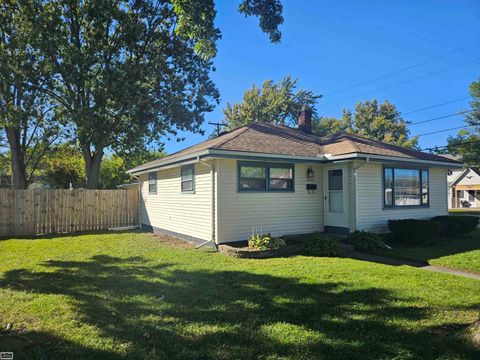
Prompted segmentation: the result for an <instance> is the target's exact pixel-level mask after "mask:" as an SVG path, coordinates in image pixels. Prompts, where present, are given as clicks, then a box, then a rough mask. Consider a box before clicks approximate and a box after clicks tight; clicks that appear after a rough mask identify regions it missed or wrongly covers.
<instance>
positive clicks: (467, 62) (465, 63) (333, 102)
mask: <svg viewBox="0 0 480 360" xmlns="http://www.w3.org/2000/svg"><path fill="white" fill-rule="evenodd" d="M479 60H480V59H478V58H475V59H473V60H469V61H466V62H463V63H460V64H455V65H451V66H447V67H445V68H443V69H440V70H437V71H432V72H429V73H427V74H423V75H419V76H416V77H414V78H411V79H408V80H404V81H400V82H398V83H395V84H391V85H387V86H384V87H381V88H378V89H374V90H369V91H365V92H363V93H360V94H357V95H355V96H350V97H347V98H343V99H340V100H335V101H331V102H329V103H326V104H324V105H331V104H336V103H339V102H342V101H347V100H350V99H354V98H357V97H359V96H363V95H367V94H371V93H374V92H377V91H382V90H386V89H390V88H393V87H396V86H399V85H403V84H407V83H409V82H412V81H416V80H419V79H423V78H425V77H428V76H432V75H436V74H439V73H441V72H444V71H448V70H451V69H454V68H456V67H460V66H464V65H468V64H471V63H474V62H477V61H479Z"/></svg>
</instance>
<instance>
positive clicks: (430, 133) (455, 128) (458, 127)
mask: <svg viewBox="0 0 480 360" xmlns="http://www.w3.org/2000/svg"><path fill="white" fill-rule="evenodd" d="M471 126H475V125H463V126H457V127H453V128H449V129H443V130H437V131H432V132H428V133H424V134H420V135H414V136H411V137H417V138H418V137H420V136H426V135H433V134H438V133H442V132H446V131H451V130H459V129H463V128H465V127H471Z"/></svg>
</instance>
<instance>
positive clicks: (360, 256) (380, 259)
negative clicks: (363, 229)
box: [344, 248, 480, 281]
mask: <svg viewBox="0 0 480 360" xmlns="http://www.w3.org/2000/svg"><path fill="white" fill-rule="evenodd" d="M344 249H345V248H344ZM345 257H348V258H352V259H356V260H363V261H370V262H375V263H379V264H385V265H393V266H402V265H407V266H412V267H416V268H419V269H422V270H426V271H433V272H439V273H445V274H450V275H457V276H463V277H466V278H470V279H475V280H479V281H480V275H478V274H473V273H470V272H468V271H462V270H454V269H449V268H446V267H442V266H437V265H429V264H427V263H422V262H417V261H411V260H403V259H397V258H389V257H384V256H377V255H370V254H364V253H361V252H358V251H354V250H353V251H347V252H345Z"/></svg>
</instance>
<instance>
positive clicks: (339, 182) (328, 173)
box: [323, 165, 349, 228]
mask: <svg viewBox="0 0 480 360" xmlns="http://www.w3.org/2000/svg"><path fill="white" fill-rule="evenodd" d="M347 170H348V169H347V166H346V165H343V166H339V165H336V166H326V167H325V168H324V172H323V184H324V194H325V196H324V200H325V226H334V227H342V228H348V227H349V226H348V191H347V189H348V186H347V185H348V181H347V176H348V171H347Z"/></svg>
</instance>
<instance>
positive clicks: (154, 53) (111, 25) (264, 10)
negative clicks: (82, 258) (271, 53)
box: [0, 0, 283, 188]
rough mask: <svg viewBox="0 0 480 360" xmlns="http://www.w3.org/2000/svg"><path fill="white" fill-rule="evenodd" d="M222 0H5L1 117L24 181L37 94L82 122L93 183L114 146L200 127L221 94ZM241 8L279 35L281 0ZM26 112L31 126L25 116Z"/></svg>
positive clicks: (78, 134)
mask: <svg viewBox="0 0 480 360" xmlns="http://www.w3.org/2000/svg"><path fill="white" fill-rule="evenodd" d="M214 5H215V2H214V1H213V0H200V1H186V0H113V1H112V0H97V1H78V2H72V1H69V0H44V1H38V0H22V1H20V2H11V1H8V0H0V10H1V11H0V12H1V15H0V16H1V18H0V22H1V28H0V31H2V32H1V34H0V35H2V36H1V39H0V60H1V64H2V65H3V64H6V66H2V67H1V71H2V74H1V75H0V76H2V78H1V80H2V85H5V86H4V89H2V90H4V91H3V94H4V96H3V98H2V94H0V102H1V105H5V104H7V105H8V106H3V107H2V108H3V109H7V110H6V111H5V113H0V117H1V119H0V125H1V126H2V127H3V128H4V130H5V131H6V132H7V130H8V131H9V132H7V136H8V140H9V145H10V150H11V151H10V153H11V154H12V162H11V163H12V169H13V172H14V173H19V174H20V176H19V178H22V179H23V181H18V182H17V183H16V184H15V187H17V188H22V187H25V186H26V182H27V181H26V176H25V174H24V173H25V168H26V167H27V165H26V162H27V160H25V159H24V157H25V156H24V153H27V150H26V148H28V147H29V145H30V142H29V141H28V140H26V141H24V142H23V143H22V139H24V138H25V136H24V135H22V131H23V132H24V133H27V135H31V134H32V130H31V129H32V128H34V129H41V127H40V126H37V125H36V124H38V123H39V120H38V119H37V118H38V114H37V113H33V114H31V109H35V110H36V111H38V110H39V109H43V106H38V104H35V105H32V104H34V103H35V101H37V100H36V99H37V97H39V98H40V97H41V99H43V98H46V99H47V102H49V104H48V105H53V107H54V109H55V111H54V113H53V114H54V115H55V116H54V117H50V118H49V119H54V120H55V121H56V122H57V123H63V124H68V126H69V128H70V129H72V130H74V131H75V140H76V141H78V143H79V145H80V149H81V151H82V154H83V157H84V162H85V176H86V179H87V180H86V186H87V187H89V188H95V187H97V185H98V177H99V172H100V164H101V161H102V158H103V156H104V154H105V153H106V152H112V151H113V152H115V153H118V154H122V155H124V154H125V155H129V154H131V153H133V152H134V151H135V150H136V149H139V148H142V147H143V146H144V145H145V144H146V143H148V142H151V141H155V142H160V141H161V138H162V137H163V136H170V135H173V136H176V134H177V131H178V130H187V131H192V132H200V131H201V130H200V125H201V124H202V122H203V121H204V114H205V113H206V112H209V111H211V110H212V109H213V108H214V106H215V105H216V104H217V103H218V99H219V94H218V91H217V89H216V88H215V85H214V84H213V82H212V80H211V78H210V74H211V72H212V71H214V67H213V64H212V61H211V58H212V57H214V56H215V54H216V42H217V40H218V39H219V38H220V36H221V33H220V29H218V28H217V27H215V24H214V20H215V16H216V10H215V6H214ZM238 10H239V12H240V13H242V14H243V15H245V16H257V17H258V18H259V22H260V28H261V29H262V31H264V32H265V33H267V34H268V36H269V38H270V40H271V41H272V42H278V41H280V38H281V33H280V31H279V25H280V24H281V23H282V22H283V17H282V10H283V9H282V5H281V2H280V1H278V0H243V1H241V3H240V4H239V9H238ZM12 94H13V95H15V96H17V94H20V95H19V96H17V98H18V99H17V100H19V101H14V102H12V104H10V98H12ZM30 94H31V95H30ZM26 95H28V97H27V96H26ZM45 105H47V104H45ZM10 108H12V110H9V109H10ZM12 114H13V115H12ZM7 115H8V117H7ZM11 119H13V120H11ZM21 119H28V120H21ZM35 120H36V123H35ZM22 121H23V122H24V123H26V124H27V126H26V129H27V130H25V131H24V130H23V128H21V127H20V126H18V125H17V124H19V123H21V124H23V123H22ZM42 121H44V120H42ZM12 124H13V125H12ZM7 125H8V127H7ZM10 133H12V134H13V135H10ZM40 134H41V135H42V136H41V137H40V138H41V139H45V138H46V139H47V141H46V142H45V141H44V143H45V144H47V145H51V142H50V138H49V137H48V136H44V135H45V133H44V132H41V131H40ZM36 136H37V138H38V135H36ZM11 139H13V140H11ZM17 148H20V149H19V150H18V149H17Z"/></svg>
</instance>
